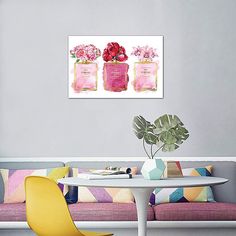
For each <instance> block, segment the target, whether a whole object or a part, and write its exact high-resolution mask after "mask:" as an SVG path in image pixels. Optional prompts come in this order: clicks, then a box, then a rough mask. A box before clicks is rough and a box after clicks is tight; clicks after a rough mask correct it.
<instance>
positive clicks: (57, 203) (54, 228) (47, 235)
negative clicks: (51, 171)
mask: <svg viewBox="0 0 236 236" xmlns="http://www.w3.org/2000/svg"><path fill="white" fill-rule="evenodd" d="M25 191H26V216H27V222H28V224H29V226H30V228H31V229H32V230H33V231H34V232H35V233H36V234H37V235H39V236H54V235H55V236H69V235H70V236H83V234H82V233H80V231H78V229H77V228H76V226H75V225H74V222H73V221H72V218H71V215H70V212H69V209H68V207H67V204H66V202H65V199H64V196H63V194H62V192H61V190H60V189H59V187H58V186H57V184H56V183H55V182H54V181H53V180H50V179H48V178H46V177H40V176H29V177H26V179H25Z"/></svg>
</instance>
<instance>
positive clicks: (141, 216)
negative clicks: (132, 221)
mask: <svg viewBox="0 0 236 236" xmlns="http://www.w3.org/2000/svg"><path fill="white" fill-rule="evenodd" d="M153 190H154V188H132V189H131V191H132V193H133V195H134V198H135V202H136V208H137V215H138V236H146V235H147V209H148V202H149V199H150V195H151V193H152V192H153Z"/></svg>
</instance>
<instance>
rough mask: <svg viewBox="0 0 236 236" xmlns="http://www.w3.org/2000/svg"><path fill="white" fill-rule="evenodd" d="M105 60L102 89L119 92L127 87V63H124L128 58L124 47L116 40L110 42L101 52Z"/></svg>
mask: <svg viewBox="0 0 236 236" xmlns="http://www.w3.org/2000/svg"><path fill="white" fill-rule="evenodd" d="M102 58H103V60H104V61H105V62H106V63H104V66H103V82H104V89H105V90H107V91H111V92H121V91H125V90H127V88H128V82H129V76H128V69H129V65H128V64H127V63H125V61H126V60H127V59H128V56H127V55H126V51H125V48H124V47H123V46H121V45H119V44H118V43H117V42H110V43H108V44H107V46H106V48H105V49H104V51H103V54H102Z"/></svg>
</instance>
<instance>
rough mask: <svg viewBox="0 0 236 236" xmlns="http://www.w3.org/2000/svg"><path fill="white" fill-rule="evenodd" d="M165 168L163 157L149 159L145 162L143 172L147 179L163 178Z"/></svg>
mask: <svg viewBox="0 0 236 236" xmlns="http://www.w3.org/2000/svg"><path fill="white" fill-rule="evenodd" d="M165 168H166V166H165V163H164V162H163V161H162V160H161V159H148V160H146V161H145V162H144V164H143V166H142V169H141V173H142V175H143V177H144V178H145V179H161V177H162V176H163V173H164V171H165Z"/></svg>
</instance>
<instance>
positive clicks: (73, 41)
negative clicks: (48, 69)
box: [68, 36, 164, 98]
mask: <svg viewBox="0 0 236 236" xmlns="http://www.w3.org/2000/svg"><path fill="white" fill-rule="evenodd" d="M68 67H69V68H68V72H69V80H68V88H69V98H163V84H164V82H163V36H69V37H68Z"/></svg>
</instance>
